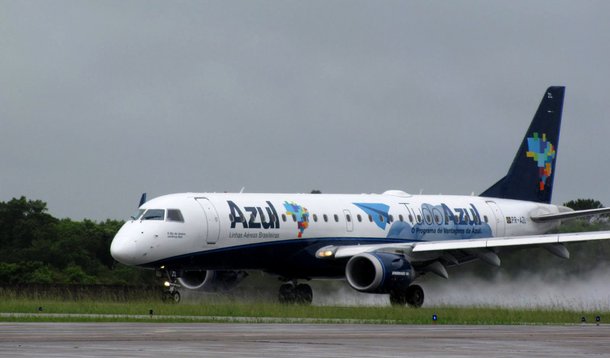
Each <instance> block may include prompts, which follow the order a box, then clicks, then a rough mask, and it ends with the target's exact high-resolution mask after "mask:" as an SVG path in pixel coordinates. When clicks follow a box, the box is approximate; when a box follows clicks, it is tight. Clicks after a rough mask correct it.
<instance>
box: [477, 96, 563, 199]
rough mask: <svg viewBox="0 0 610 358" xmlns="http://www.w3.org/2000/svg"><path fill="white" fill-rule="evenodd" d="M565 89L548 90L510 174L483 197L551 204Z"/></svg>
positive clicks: (485, 192) (509, 171)
mask: <svg viewBox="0 0 610 358" xmlns="http://www.w3.org/2000/svg"><path fill="white" fill-rule="evenodd" d="M564 92H565V87H549V88H548V89H547V90H546V92H545V94H544V97H542V101H541V102H540V106H539V107H538V111H536V115H535V116H534V119H533V120H532V123H531V124H530V127H529V129H528V130H527V132H526V133H525V137H524V138H523V142H522V143H521V146H520V147H519V151H518V152H517V155H516V156H515V159H514V160H513V164H512V165H511V166H510V169H509V170H508V173H507V174H506V176H505V177H504V178H502V179H500V180H499V181H498V182H497V183H495V184H494V185H492V186H491V187H490V188H489V189H487V190H485V191H484V192H483V193H482V194H481V196H485V197H493V198H504V199H516V200H527V201H535V202H539V203H547V204H548V203H550V202H551V196H552V194H553V179H554V178H555V161H556V160H557V148H558V144H559V129H560V127H561V112H562V110H563V96H564Z"/></svg>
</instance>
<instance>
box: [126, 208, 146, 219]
mask: <svg viewBox="0 0 610 358" xmlns="http://www.w3.org/2000/svg"><path fill="white" fill-rule="evenodd" d="M145 211H146V210H144V209H139V210H138V211H136V212H135V213H134V214H133V215H131V216H130V218H131V220H138V219H139V218H140V216H142V214H144V212H145Z"/></svg>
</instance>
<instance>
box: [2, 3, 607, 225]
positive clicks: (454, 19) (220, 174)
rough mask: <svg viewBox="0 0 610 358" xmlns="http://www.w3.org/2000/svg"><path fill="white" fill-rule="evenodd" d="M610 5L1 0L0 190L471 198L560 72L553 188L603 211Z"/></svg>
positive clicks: (74, 204) (95, 197) (511, 148)
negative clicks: (598, 204) (397, 193)
mask: <svg viewBox="0 0 610 358" xmlns="http://www.w3.org/2000/svg"><path fill="white" fill-rule="evenodd" d="M608 14H610V2H608V1H351V0H350V1H328V0H324V1H150V0H146V1H123V0H120V1H110V0H108V1H6V0H0V124H1V125H0V138H1V139H0V151H1V153H2V155H1V156H0V158H1V159H0V167H1V171H0V200H2V201H6V200H10V199H11V198H13V197H20V196H22V195H24V196H26V197H27V198H29V199H41V200H44V201H46V202H47V203H48V206H49V209H50V213H51V214H53V215H55V216H57V217H60V218H63V217H70V218H73V219H77V220H80V219H82V218H91V219H95V220H103V219H106V218H112V219H122V218H125V217H128V216H129V214H131V213H132V212H133V210H134V209H135V208H136V207H137V204H138V200H139V195H140V193H142V192H148V193H149V197H154V196H158V195H162V194H167V193H173V192H184V191H201V192H205V191H209V192H215V191H216V192H219V191H239V190H240V189H241V188H242V187H245V190H246V191H248V192H309V191H311V190H312V189H319V190H322V191H323V192H325V193H363V192H378V193H379V192H383V191H384V190H386V189H402V190H405V191H407V192H411V193H419V192H420V191H423V192H424V193H428V194H438V193H443V194H470V193H472V192H474V193H480V192H481V191H483V190H485V189H486V188H487V187H489V186H490V185H492V184H493V183H494V182H495V181H496V180H498V179H499V178H500V177H502V176H503V175H504V174H505V173H506V171H507V170H508V167H509V165H510V162H511V161H512V158H513V156H514V154H515V152H516V150H517V147H518V145H519V143H520V141H521V139H522V137H523V135H524V133H525V130H526V129H527V127H528V125H529V122H530V121H531V119H532V116H533V114H534V112H535V111H536V108H537V106H538V103H539V102H540V100H541V98H542V95H543V94H544V91H545V89H546V88H547V87H548V86H550V85H565V86H566V87H567V89H566V97H565V104H564V116H563V125H562V137H561V142H560V143H559V151H558V154H559V156H558V160H557V171H556V173H557V176H556V178H555V189H554V197H553V201H554V202H555V203H562V202H564V201H567V200H570V199H575V198H588V197H591V198H595V199H598V200H600V201H602V203H604V204H606V205H610V185H609V184H608V183H609V178H610V165H609V164H608V163H609V154H610V139H609V138H608V135H609V134H610V121H609V112H610V91H609V89H610V87H609V84H610V21H608Z"/></svg>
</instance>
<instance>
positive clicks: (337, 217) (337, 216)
mask: <svg viewBox="0 0 610 358" xmlns="http://www.w3.org/2000/svg"><path fill="white" fill-rule="evenodd" d="M335 222H337V223H338V222H339V215H337V214H335Z"/></svg>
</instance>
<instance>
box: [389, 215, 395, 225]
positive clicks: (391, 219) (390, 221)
mask: <svg viewBox="0 0 610 358" xmlns="http://www.w3.org/2000/svg"><path fill="white" fill-rule="evenodd" d="M393 222H394V215H390V216H388V223H390V224H391V223H393Z"/></svg>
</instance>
